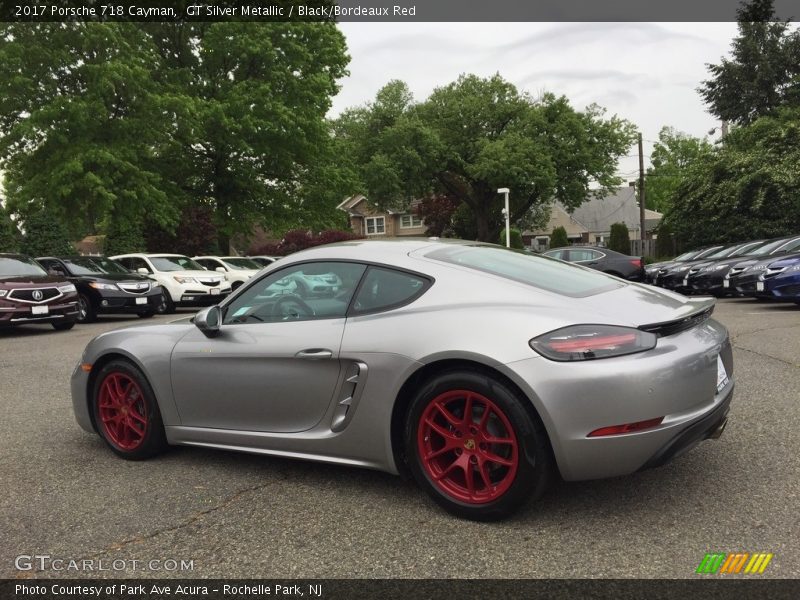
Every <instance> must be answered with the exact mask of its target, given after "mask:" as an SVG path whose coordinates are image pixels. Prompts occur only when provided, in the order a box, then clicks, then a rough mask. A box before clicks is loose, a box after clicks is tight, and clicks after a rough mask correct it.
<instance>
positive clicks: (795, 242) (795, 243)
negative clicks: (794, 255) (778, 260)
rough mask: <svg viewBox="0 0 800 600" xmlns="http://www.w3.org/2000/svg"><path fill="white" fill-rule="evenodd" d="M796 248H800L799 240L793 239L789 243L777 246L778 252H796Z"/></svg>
mask: <svg viewBox="0 0 800 600" xmlns="http://www.w3.org/2000/svg"><path fill="white" fill-rule="evenodd" d="M798 248H800V238H795V239H793V240H792V241H790V242H789V243H787V244H785V245H783V246H779V247H778V250H780V251H781V252H791V251H792V250H797V249H798Z"/></svg>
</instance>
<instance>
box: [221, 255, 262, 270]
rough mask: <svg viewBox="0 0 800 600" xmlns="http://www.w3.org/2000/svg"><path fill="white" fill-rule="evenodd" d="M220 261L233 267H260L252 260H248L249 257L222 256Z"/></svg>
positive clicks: (256, 268)
mask: <svg viewBox="0 0 800 600" xmlns="http://www.w3.org/2000/svg"><path fill="white" fill-rule="evenodd" d="M222 262H224V263H226V264H228V265H230V266H232V267H233V268H234V269H255V270H258V269H260V268H261V265H259V264H258V263H257V262H255V261H254V260H250V259H249V258H238V257H234V258H223V259H222Z"/></svg>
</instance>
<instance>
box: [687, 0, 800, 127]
mask: <svg viewBox="0 0 800 600" xmlns="http://www.w3.org/2000/svg"><path fill="white" fill-rule="evenodd" d="M773 4H774V3H773V0H751V1H750V2H748V3H747V4H744V5H743V6H742V7H740V9H739V11H738V13H737V20H738V22H739V35H738V37H736V38H735V39H734V40H733V45H732V48H731V58H730V59H727V58H722V59H721V61H720V64H717V65H708V71H709V73H710V75H711V78H710V79H709V80H707V81H704V82H703V84H702V85H701V86H700V87H699V88H698V92H700V95H701V96H702V97H703V100H705V102H706V104H707V105H708V108H709V110H710V111H711V113H713V114H714V115H716V116H717V117H718V118H720V119H722V120H724V121H730V122H731V123H735V124H739V125H745V124H747V123H752V122H753V121H754V120H755V119H757V118H758V117H760V116H765V115H770V114H773V113H774V112H775V111H776V110H777V109H778V108H780V107H782V106H797V105H798V104H799V103H800V31H798V30H797V29H794V30H793V29H791V28H790V27H789V24H788V22H783V21H778V20H776V16H775V10H774V8H773Z"/></svg>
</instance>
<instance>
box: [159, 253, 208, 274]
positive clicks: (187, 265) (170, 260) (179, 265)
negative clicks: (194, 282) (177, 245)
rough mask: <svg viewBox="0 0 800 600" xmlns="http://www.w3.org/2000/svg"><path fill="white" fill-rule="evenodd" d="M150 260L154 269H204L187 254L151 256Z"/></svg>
mask: <svg viewBox="0 0 800 600" xmlns="http://www.w3.org/2000/svg"><path fill="white" fill-rule="evenodd" d="M149 258H150V262H151V263H153V266H154V267H155V268H156V271H205V270H206V269H205V268H203V267H202V266H201V265H199V264H197V263H196V262H194V261H193V260H192V259H191V258H189V257H188V256H151V257H149Z"/></svg>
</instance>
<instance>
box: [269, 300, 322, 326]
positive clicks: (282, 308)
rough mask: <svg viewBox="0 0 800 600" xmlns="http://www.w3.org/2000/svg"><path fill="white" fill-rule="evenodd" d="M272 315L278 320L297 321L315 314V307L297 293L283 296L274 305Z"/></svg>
mask: <svg viewBox="0 0 800 600" xmlns="http://www.w3.org/2000/svg"><path fill="white" fill-rule="evenodd" d="M272 316H273V317H274V318H275V320H276V321H296V320H298V319H305V318H307V317H313V316H314V309H313V308H311V307H310V306H309V305H308V304H306V302H305V301H304V300H303V299H302V298H300V296H297V295H295V294H287V295H285V296H281V297H280V298H279V299H278V301H277V302H276V303H275V304H273V305H272Z"/></svg>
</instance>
